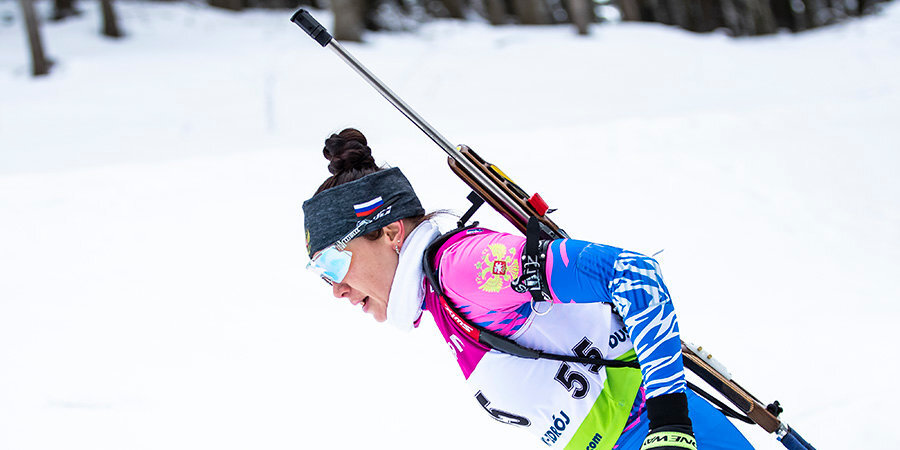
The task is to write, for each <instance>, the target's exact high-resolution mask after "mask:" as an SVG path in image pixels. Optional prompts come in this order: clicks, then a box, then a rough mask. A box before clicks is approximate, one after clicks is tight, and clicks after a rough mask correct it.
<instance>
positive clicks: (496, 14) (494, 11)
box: [484, 0, 507, 25]
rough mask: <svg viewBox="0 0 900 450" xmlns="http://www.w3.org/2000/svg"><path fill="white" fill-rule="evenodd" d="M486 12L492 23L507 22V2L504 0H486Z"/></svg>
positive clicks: (500, 23)
mask: <svg viewBox="0 0 900 450" xmlns="http://www.w3.org/2000/svg"><path fill="white" fill-rule="evenodd" d="M484 8H485V13H486V14H487V18H488V21H489V22H491V25H502V24H504V23H506V16H507V11H506V2H505V1H504V0H484Z"/></svg>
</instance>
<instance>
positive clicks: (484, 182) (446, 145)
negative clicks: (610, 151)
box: [291, 9, 529, 222]
mask: <svg viewBox="0 0 900 450" xmlns="http://www.w3.org/2000/svg"><path fill="white" fill-rule="evenodd" d="M291 22H294V23H295V24H297V26H299V27H300V28H302V29H303V31H305V32H306V34H308V35H309V36H310V37H311V38H313V39H315V41H316V42H318V43H319V44H320V45H321V46H322V47H328V48H330V49H331V50H332V51H334V52H335V53H336V54H337V55H338V57H339V58H341V59H342V60H344V62H346V63H347V64H348V65H350V67H352V68H353V70H355V71H356V72H357V73H359V74H360V75H361V76H362V77H363V78H364V79H365V80H366V81H367V82H368V83H369V84H370V85H372V87H374V88H375V90H376V91H378V93H380V94H381V95H382V96H383V97H384V98H386V99H387V101H389V102H391V104H392V105H394V107H395V108H397V110H399V111H400V112H401V113H402V114H403V115H404V116H406V117H407V118H408V119H409V120H410V121H412V123H414V124H415V125H416V126H417V127H419V129H420V130H422V132H424V133H425V134H426V135H427V136H428V137H429V138H431V140H432V141H434V143H435V144H437V145H438V147H440V148H441V149H442V150H444V152H446V153H447V155H448V156H450V158H453V159H454V160H455V161H457V162H458V163H459V164H461V165H462V166H463V167H464V168H465V169H466V170H467V171H468V172H469V174H471V175H472V176H473V177H475V179H476V180H477V181H478V182H479V184H480V185H481V186H484V187H485V188H486V189H487V190H488V191H489V193H490V194H492V195H493V196H495V197H496V198H503V197H504V195H503V193H502V192H501V191H500V190H499V189H498V188H497V187H496V186H495V185H494V183H492V182H491V181H490V180H489V179H488V178H487V176H485V175H484V174H483V173H482V172H481V171H480V170H478V169H477V168H476V167H475V165H474V164H473V163H472V162H470V161H469V160H468V159H467V158H465V157H464V156H463V154H462V153H461V152H460V151H459V149H457V148H456V146H454V145H453V144H451V143H450V141H448V140H447V138H445V137H444V136H443V135H441V133H439V132H438V131H437V130H436V129H435V128H434V127H432V126H431V124H429V123H428V122H427V121H425V119H424V118H422V116H420V115H419V114H418V113H417V112H415V111H414V110H413V109H412V108H410V107H409V105H407V104H406V102H404V101H403V100H402V99H401V98H400V97H398V96H397V94H395V93H394V91H392V90H390V88H388V87H387V86H386V85H385V84H384V83H383V82H382V81H381V80H379V79H378V77H376V76H375V74H373V73H372V72H371V71H369V69H367V68H366V67H365V66H363V65H362V64H361V63H360V62H359V61H357V60H356V58H354V57H353V55H351V54H350V53H349V52H347V50H346V49H345V48H344V47H343V46H342V45H341V44H340V43H339V42H338V41H337V40H336V39H334V38H333V37H331V34H329V33H328V30H326V29H325V27H323V26H322V25H321V24H319V22H318V21H316V19H315V18H313V16H312V15H311V14H310V13H309V12H308V11H306V10H305V9H300V10H298V11H297V12H296V13H294V15H293V16H292V17H291ZM506 206H507V208H508V209H510V210H512V211H513V212H514V213H515V214H516V215H518V216H519V217H518V218H519V220H522V221H523V222H527V221H528V216H529V214H528V212H526V211H525V209H523V208H522V207H521V206H520V205H518V204H515V203H509V204H508V205H506Z"/></svg>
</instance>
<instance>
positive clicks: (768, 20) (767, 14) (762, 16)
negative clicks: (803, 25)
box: [747, 0, 778, 35]
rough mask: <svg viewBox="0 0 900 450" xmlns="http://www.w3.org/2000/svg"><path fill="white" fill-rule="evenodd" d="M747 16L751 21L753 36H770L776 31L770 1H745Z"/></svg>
mask: <svg viewBox="0 0 900 450" xmlns="http://www.w3.org/2000/svg"><path fill="white" fill-rule="evenodd" d="M747 1H748V6H749V11H748V13H749V15H750V17H751V18H752V20H753V34H755V35H760V34H772V33H774V32H776V31H778V25H777V24H776V23H775V14H774V13H772V6H771V2H770V0H747Z"/></svg>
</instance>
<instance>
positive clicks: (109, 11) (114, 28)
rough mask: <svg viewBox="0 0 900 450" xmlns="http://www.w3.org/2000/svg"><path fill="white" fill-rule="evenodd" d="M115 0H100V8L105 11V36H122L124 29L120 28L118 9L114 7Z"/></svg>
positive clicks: (103, 31)
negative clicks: (117, 16)
mask: <svg viewBox="0 0 900 450" xmlns="http://www.w3.org/2000/svg"><path fill="white" fill-rule="evenodd" d="M112 2H113V0H100V9H101V10H102V12H103V30H102V31H101V33H103V35H104V36H108V37H111V38H120V37H122V31H121V30H119V22H118V20H116V11H115V10H114V9H113V5H112Z"/></svg>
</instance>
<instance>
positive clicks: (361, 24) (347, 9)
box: [331, 0, 366, 42]
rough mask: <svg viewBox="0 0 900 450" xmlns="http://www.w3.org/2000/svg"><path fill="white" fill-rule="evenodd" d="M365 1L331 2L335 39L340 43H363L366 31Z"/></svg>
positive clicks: (336, 0)
mask: <svg viewBox="0 0 900 450" xmlns="http://www.w3.org/2000/svg"><path fill="white" fill-rule="evenodd" d="M364 3H365V1H364V0H331V11H332V12H334V33H333V35H334V38H335V39H337V40H340V41H356V42H361V41H362V32H363V29H365V14H366V11H365V4H364Z"/></svg>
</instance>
